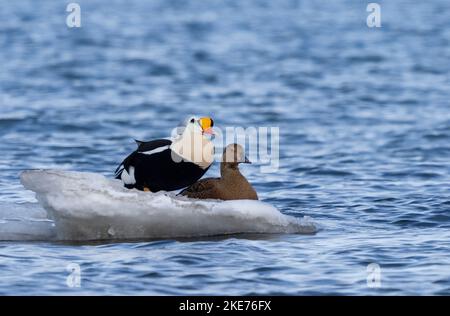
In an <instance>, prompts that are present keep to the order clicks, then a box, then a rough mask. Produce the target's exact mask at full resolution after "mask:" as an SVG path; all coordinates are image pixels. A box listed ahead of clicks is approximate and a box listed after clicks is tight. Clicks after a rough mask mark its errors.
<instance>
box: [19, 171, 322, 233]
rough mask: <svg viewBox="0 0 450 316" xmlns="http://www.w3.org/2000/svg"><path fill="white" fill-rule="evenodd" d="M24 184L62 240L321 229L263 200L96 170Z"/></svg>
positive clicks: (29, 178) (27, 179)
mask: <svg viewBox="0 0 450 316" xmlns="http://www.w3.org/2000/svg"><path fill="white" fill-rule="evenodd" d="M21 182H22V184H23V185H24V186H25V188H27V189H29V190H32V191H34V192H35V193H36V198H37V199H38V201H39V202H40V203H41V205H42V206H43V207H44V208H45V209H46V210H47V213H48V217H49V218H50V219H52V220H53V221H54V223H55V231H56V237H57V239H58V240H71V241H74V240H76V241H82V240H120V239H148V238H173V237H201V236H213V235H224V234H238V233H304V234H312V233H315V232H316V230H317V229H316V225H315V224H314V223H313V222H312V221H311V219H310V218H307V217H304V218H296V217H292V216H287V215H284V214H282V213H280V211H278V210H277V209H276V208H275V207H273V206H272V205H270V204H268V203H264V202H261V201H250V200H235V201H218V200H194V199H188V198H185V197H178V196H176V195H175V194H173V193H171V192H158V193H150V192H141V191H137V190H128V189H125V188H124V187H123V186H122V183H121V182H120V181H119V180H112V179H108V178H106V177H104V176H103V175H100V174H96V173H84V172H74V171H60V170H29V171H24V172H23V173H22V174H21Z"/></svg>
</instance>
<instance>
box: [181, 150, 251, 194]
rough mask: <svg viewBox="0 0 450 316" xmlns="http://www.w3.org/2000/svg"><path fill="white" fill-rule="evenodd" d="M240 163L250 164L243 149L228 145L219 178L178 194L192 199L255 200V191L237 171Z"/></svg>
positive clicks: (200, 181)
mask: <svg viewBox="0 0 450 316" xmlns="http://www.w3.org/2000/svg"><path fill="white" fill-rule="evenodd" d="M240 163H251V162H250V161H249V160H248V158H247V157H246V156H245V154H244V149H243V148H242V146H241V145H238V144H230V145H228V146H227V147H226V148H225V150H224V151H223V155H222V162H221V163H220V178H206V179H202V180H199V181H197V182H196V183H194V184H192V185H191V186H189V187H187V188H186V189H184V190H183V191H181V192H180V194H181V195H184V196H187V197H189V198H194V199H218V200H257V199H258V195H257V193H256V191H255V189H253V187H252V185H251V184H250V183H249V182H248V181H247V179H246V178H245V177H244V176H243V175H242V174H241V172H240V171H239V164H240Z"/></svg>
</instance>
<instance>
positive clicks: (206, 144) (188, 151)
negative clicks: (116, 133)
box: [115, 117, 214, 192]
mask: <svg viewBox="0 0 450 316" xmlns="http://www.w3.org/2000/svg"><path fill="white" fill-rule="evenodd" d="M213 125H214V122H213V120H212V119H211V118H209V117H203V118H200V119H197V118H195V117H190V118H189V119H188V120H187V122H186V124H185V127H184V129H183V130H182V131H181V132H180V133H178V135H177V136H176V137H175V138H174V139H172V140H169V139H155V140H152V141H149V142H141V141H136V143H137V145H138V148H137V150H136V151H134V152H133V153H131V154H130V155H129V156H128V157H127V158H125V160H124V161H123V162H122V163H121V164H120V166H119V167H118V168H117V169H116V173H115V176H116V179H121V180H122V182H123V183H124V185H125V187H126V188H128V189H133V188H136V189H138V190H142V191H152V192H157V191H160V190H164V191H173V190H178V189H182V188H184V187H186V186H188V185H191V184H192V183H194V182H195V181H197V180H198V179H200V178H201V177H202V176H203V175H204V174H205V172H206V171H207V170H208V168H209V167H210V166H211V164H212V162H213V160H214V145H213V143H212V142H211V140H210V139H209V138H208V135H213V134H214V133H213V130H212V126H213Z"/></svg>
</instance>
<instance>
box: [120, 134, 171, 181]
mask: <svg viewBox="0 0 450 316" xmlns="http://www.w3.org/2000/svg"><path fill="white" fill-rule="evenodd" d="M135 142H136V144H137V145H138V148H137V149H136V150H135V151H133V152H132V153H131V154H130V155H129V156H128V157H127V158H125V159H124V161H122V163H121V164H120V165H119V166H118V167H117V169H116V171H115V173H114V176H115V178H116V179H120V178H121V177H122V171H123V170H124V169H125V170H127V172H128V170H129V168H130V166H131V165H132V164H133V160H134V158H135V156H136V154H137V153H139V152H145V151H150V150H154V149H157V148H159V147H163V146H170V145H171V144H172V141H171V140H168V139H155V140H151V141H148V142H143V141H140V140H135Z"/></svg>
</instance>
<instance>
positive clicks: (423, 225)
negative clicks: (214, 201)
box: [0, 0, 450, 295]
mask: <svg viewBox="0 0 450 316" xmlns="http://www.w3.org/2000/svg"><path fill="white" fill-rule="evenodd" d="M78 3H79V4H80V5H81V9H82V20H81V23H82V27H81V28H79V29H77V28H74V29H69V28H68V27H67V26H66V24H65V20H66V15H67V13H66V12H65V6H66V3H65V2H64V1H50V0H49V1H39V2H35V1H31V0H29V1H22V0H20V1H3V2H1V4H0V21H1V23H0V65H1V66H0V151H1V155H0V170H1V177H0V206H1V207H0V212H1V213H0V235H1V234H2V233H4V235H8V234H6V233H5V230H7V229H9V228H11V227H13V226H12V225H16V226H17V225H19V226H18V227H23V230H24V231H23V233H24V234H25V235H26V234H27V233H28V230H29V228H28V227H32V223H35V221H38V220H37V219H33V218H34V217H35V216H36V215H35V214H36V213H39V212H41V213H42V210H40V209H39V208H40V207H39V206H38V205H37V204H36V203H37V202H36V200H35V199H34V195H33V194H32V193H31V192H29V191H26V190H25V189H24V188H23V187H22V186H21V184H20V182H19V179H18V174H19V172H20V171H21V170H24V169H30V168H55V169H67V170H77V171H90V172H97V173H102V174H105V175H107V176H112V172H113V171H114V169H115V167H116V165H117V163H118V162H120V160H121V159H122V158H123V157H124V155H126V154H127V153H128V152H130V151H131V150H133V149H134V147H135V145H134V144H133V141H132V138H137V139H152V138H157V137H166V136H168V133H169V132H170V130H171V129H172V128H173V127H174V126H175V125H176V124H177V123H178V122H179V121H180V120H181V119H183V118H184V117H185V115H186V114H189V113H197V114H199V115H211V116H212V117H213V118H214V119H215V122H216V125H218V126H237V125H239V126H279V127H280V133H281V139H280V168H279V170H278V171H277V172H276V173H272V174H262V173H260V172H259V167H258V164H254V165H251V166H245V167H243V168H242V171H243V173H244V174H245V175H246V176H247V177H248V178H249V180H250V181H251V182H252V183H253V184H254V186H255V188H256V190H257V191H258V193H259V195H260V198H261V199H262V200H264V201H266V202H268V203H271V204H273V205H275V206H276V207H278V208H279V209H280V210H281V211H282V212H283V213H285V214H290V215H293V216H298V217H302V216H304V215H307V216H311V217H312V218H313V219H314V220H315V221H316V222H317V223H318V224H319V225H320V226H321V228H322V229H321V231H319V232H318V233H317V234H315V235H312V236H305V235H288V234H287V235H245V234H244V235H237V236H228V237H225V236H224V237H216V238H203V239H182V240H153V241H142V242H135V243H132V242H129V243H109V244H99V243H97V244H96V243H91V244H76V243H75V244H67V243H59V242H50V241H24V240H20V238H19V240H15V241H3V242H0V294H32V295H35V294H45V295H47V294H49V295H51V294H138V295H141V294H186V295H189V294H238V295H239V294H342V295H349V294H362V295H372V294H383V295H384V294H395V295H397V294H400V295H407V294H450V229H449V228H450V186H449V184H450V101H449V99H450V93H449V83H450V80H449V79H450V78H449V74H450V62H449V60H450V27H449V21H448V18H449V17H450V3H449V2H448V1H446V0H440V1H380V2H379V3H380V4H381V8H382V27H381V28H368V27H367V26H366V17H367V14H368V13H367V12H366V5H367V2H366V1H340V0H339V1H338V0H336V1H320V2H319V1H269V0H267V1H238V0H235V1H232V0H229V1H225V0H222V1H219V0H210V1H200V0H191V1H184V0H183V1H164V0H160V1H143V0H142V1H138V0H128V1H108V2H107V3H106V2H104V1H92V0H89V1H87V0H86V1H84V0H83V1H78ZM217 173H218V168H217V166H214V168H212V169H211V170H210V171H208V175H210V176H211V175H217ZM41 213H39V214H40V215H39V216H40V217H39V216H38V217H39V218H41V217H43V216H44V217H45V215H42V214H41ZM33 214H34V215H33ZM40 220H43V219H42V218H41V219H40ZM44 223H45V221H44ZM20 225H22V226H20ZM14 227H15V226H14ZM33 227H34V226H33ZM30 229H31V228H30ZM16 233H17V232H16ZM6 239H7V238H6ZM70 263H77V264H79V265H80V268H81V286H80V287H78V288H77V287H75V288H71V287H68V286H67V284H66V278H67V276H68V274H69V273H68V272H67V271H66V267H67V265H68V264H70ZM370 263H376V264H378V265H379V266H380V269H381V270H380V276H381V281H380V284H379V285H380V287H378V288H374V287H371V286H368V283H367V280H366V278H367V276H368V273H367V270H366V269H367V265H368V264H370ZM369 284H371V283H370V282H369Z"/></svg>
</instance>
